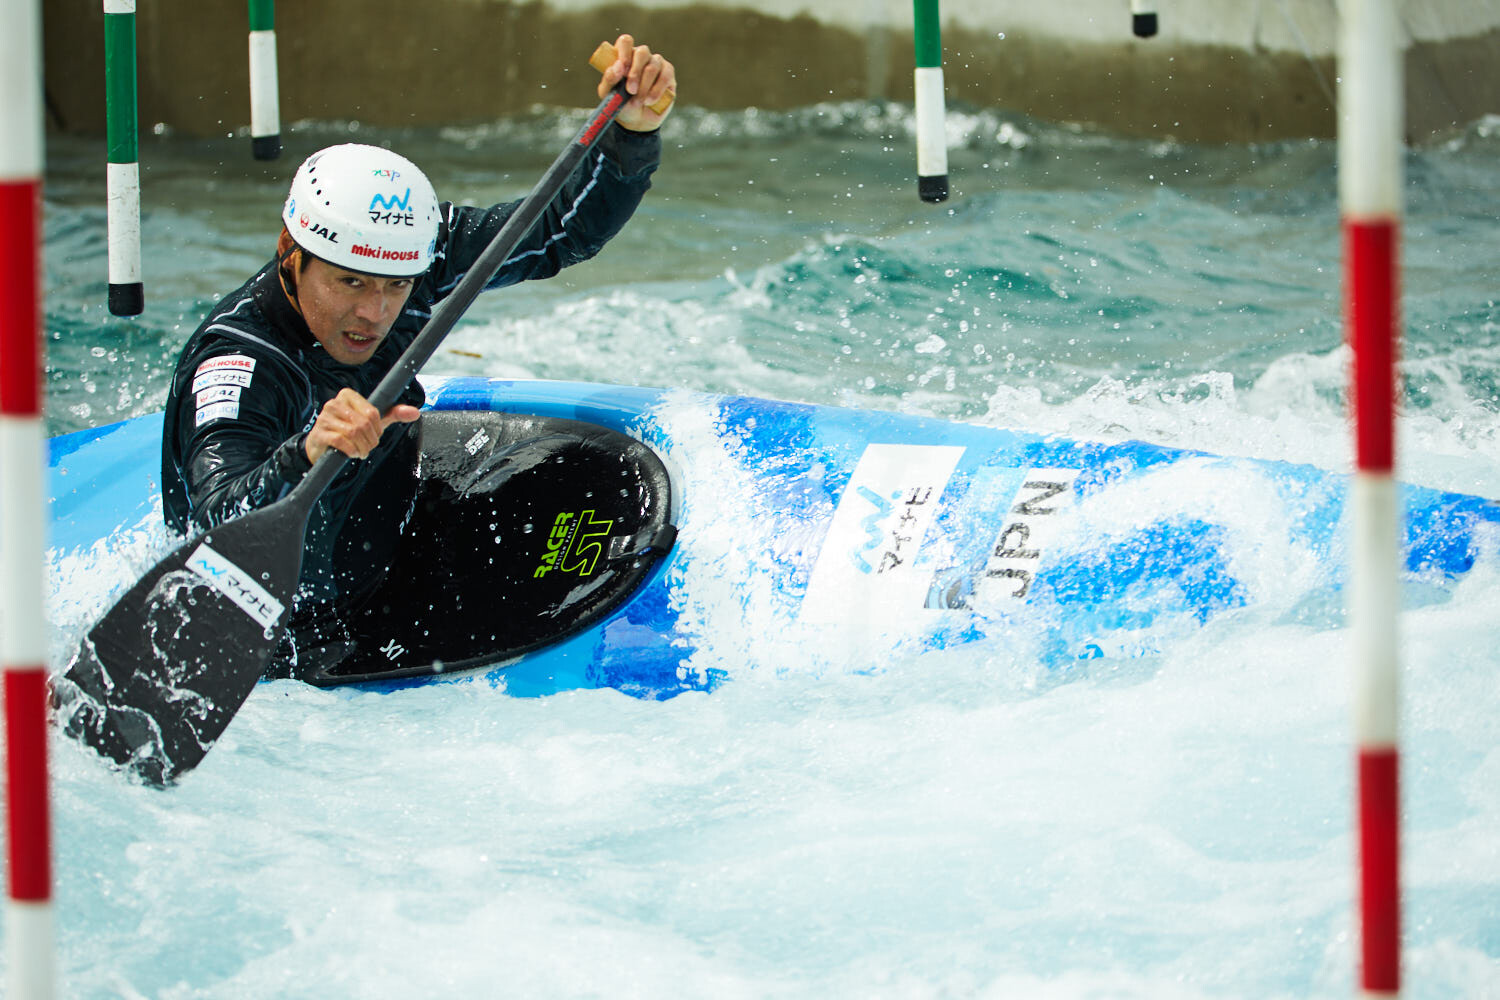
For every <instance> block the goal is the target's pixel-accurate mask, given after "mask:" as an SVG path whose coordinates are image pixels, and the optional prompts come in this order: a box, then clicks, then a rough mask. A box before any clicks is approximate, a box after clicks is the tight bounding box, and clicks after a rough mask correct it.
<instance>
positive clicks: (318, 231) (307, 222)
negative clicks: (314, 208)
mask: <svg viewBox="0 0 1500 1000" xmlns="http://www.w3.org/2000/svg"><path fill="white" fill-rule="evenodd" d="M297 223H298V224H299V225H300V226H301V227H302V228H303V229H306V230H307V231H308V232H309V233H311V234H312V235H314V236H321V237H323V239H325V240H327V241H328V242H329V243H337V242H338V241H339V234H338V233H332V232H329V231H328V227H327V226H325V225H322V224H320V223H317V222H314V221H313V220H312V219H311V218H309V217H308V215H307V213H306V212H303V213H302V217H301V218H300V219H298V220H297Z"/></svg>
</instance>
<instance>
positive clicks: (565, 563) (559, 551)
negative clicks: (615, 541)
mask: <svg viewBox="0 0 1500 1000" xmlns="http://www.w3.org/2000/svg"><path fill="white" fill-rule="evenodd" d="M614 524H615V522H614V519H613V518H609V519H605V518H598V517H595V516H594V511H593V510H581V511H571V510H565V511H561V512H560V513H558V515H557V517H555V518H554V519H553V521H552V529H551V531H550V532H549V533H548V535H547V544H546V550H545V551H544V552H543V553H542V557H541V559H540V561H539V562H538V563H537V567H536V569H535V570H533V571H532V574H531V576H532V579H535V580H540V579H542V578H543V577H545V576H546V575H547V574H549V573H552V572H558V573H569V574H573V575H576V576H592V575H593V574H594V570H595V569H596V568H597V567H598V565H599V557H600V556H601V555H602V554H603V553H604V543H605V542H606V541H608V540H609V531H610V529H611V528H613V527H614Z"/></svg>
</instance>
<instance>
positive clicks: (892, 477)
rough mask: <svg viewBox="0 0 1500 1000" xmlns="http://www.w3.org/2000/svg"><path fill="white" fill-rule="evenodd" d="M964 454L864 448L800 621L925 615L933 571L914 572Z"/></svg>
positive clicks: (950, 449)
mask: <svg viewBox="0 0 1500 1000" xmlns="http://www.w3.org/2000/svg"><path fill="white" fill-rule="evenodd" d="M963 453H964V449H963V448H962V447H961V446H958V445H912V444H872V445H867V446H866V447H865V450H864V454H862V455H861V456H860V459H859V464H858V465H856V466H855V467H854V475H853V477H851V478H850V480H849V485H848V486H847V487H845V489H844V495H843V496H842V497H841V498H840V499H839V505H838V508H837V509H836V510H835V511H834V512H833V523H832V524H831V525H829V528H828V535H827V537H826V538H824V540H823V548H822V550H821V551H820V552H819V553H818V561H817V564H816V565H815V566H814V567H813V572H812V578H811V579H810V580H809V581H808V584H807V594H806V596H805V597H803V599H802V612H801V613H802V617H804V618H808V619H812V620H816V621H832V622H865V621H873V622H881V621H885V622H887V623H889V624H898V623H896V622H892V621H891V620H890V619H889V617H888V616H889V615H891V614H893V613H894V614H901V613H907V612H910V611H915V610H917V609H920V608H921V607H922V606H923V604H924V603H925V601H926V597H927V590H928V582H929V581H928V577H929V575H930V571H929V570H928V569H919V568H918V567H917V562H918V558H917V557H918V556H919V555H920V554H921V553H922V545H923V540H924V538H925V537H926V535H927V529H928V527H929V525H931V524H932V520H933V517H934V516H935V515H936V513H937V509H938V501H939V500H940V499H941V498H942V495H943V490H944V489H945V488H946V487H947V485H948V480H949V479H950V478H951V477H952V476H953V470H954V469H955V468H956V467H957V466H958V460H959V458H960V457H961V456H962V455H963Z"/></svg>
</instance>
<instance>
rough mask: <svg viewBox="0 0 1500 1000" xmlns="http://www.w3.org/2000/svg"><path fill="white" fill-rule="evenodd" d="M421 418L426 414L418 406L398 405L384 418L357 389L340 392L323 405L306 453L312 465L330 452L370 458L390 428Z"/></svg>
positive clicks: (307, 441)
mask: <svg viewBox="0 0 1500 1000" xmlns="http://www.w3.org/2000/svg"><path fill="white" fill-rule="evenodd" d="M421 415H422V411H421V410H419V409H417V408H416V407H415V406H408V405H407V404H405V403H397V404H396V405H395V406H393V407H391V408H390V410H389V411H387V413H386V414H385V416H383V417H382V416H381V415H380V413H379V412H378V411H377V410H376V409H375V407H374V406H372V405H370V401H369V400H368V399H365V397H363V396H361V395H360V394H359V393H357V392H355V391H354V390H353V389H348V388H345V389H340V390H339V394H338V395H337V396H334V397H333V398H332V399H330V400H329V401H328V402H326V403H324V404H323V409H322V410H321V411H320V412H319V413H318V420H317V422H316V423H314V424H313V427H312V430H310V431H308V432H307V440H306V441H305V442H304V443H303V445H302V449H303V450H304V451H305V452H307V460H308V461H309V462H316V461H317V460H318V459H320V458H322V457H323V453H324V452H325V451H327V450H328V449H329V448H333V449H334V450H336V451H341V452H343V453H344V454H345V455H348V456H349V457H350V458H369V457H370V452H372V451H374V450H375V446H376V445H378V444H380V437H381V435H382V434H384V433H385V429H386V428H387V427H389V426H391V424H398V423H399V424H409V423H411V422H412V421H413V420H416V419H417V418H418V417H420V416H421Z"/></svg>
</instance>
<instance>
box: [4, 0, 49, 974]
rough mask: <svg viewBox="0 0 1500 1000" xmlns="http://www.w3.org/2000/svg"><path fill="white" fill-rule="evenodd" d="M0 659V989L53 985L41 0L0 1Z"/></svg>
mask: <svg viewBox="0 0 1500 1000" xmlns="http://www.w3.org/2000/svg"><path fill="white" fill-rule="evenodd" d="M0 4H3V8H4V14H5V16H4V21H5V23H6V24H8V25H10V27H9V28H8V29H6V32H5V36H4V41H0V95H3V96H0V135H4V136H5V141H4V142H0V484H3V487H0V488H3V489H4V491H5V495H4V497H3V498H0V662H3V665H4V671H5V820H6V824H5V826H6V857H5V862H6V885H7V890H8V895H7V901H6V911H5V949H6V990H5V995H6V996H7V997H10V998H12V1000H44V998H48V997H51V996H52V992H53V963H54V958H53V933H52V843H51V840H52V835H51V830H52V820H51V808H50V805H49V799H50V793H49V791H48V781H47V731H48V726H47V702H48V696H47V638H46V633H47V627H46V607H45V604H44V603H43V597H42V595H43V594H45V593H46V586H45V574H46V569H45V564H44V551H45V549H44V543H43V535H44V532H45V527H46V522H45V507H44V504H43V499H42V470H43V468H45V464H46V463H45V460H44V458H43V449H44V447H45V438H44V434H43V430H42V267H41V264H42V170H43V159H42V56H41V52H42V47H41V24H42V14H41V8H42V4H41V0H0Z"/></svg>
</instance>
